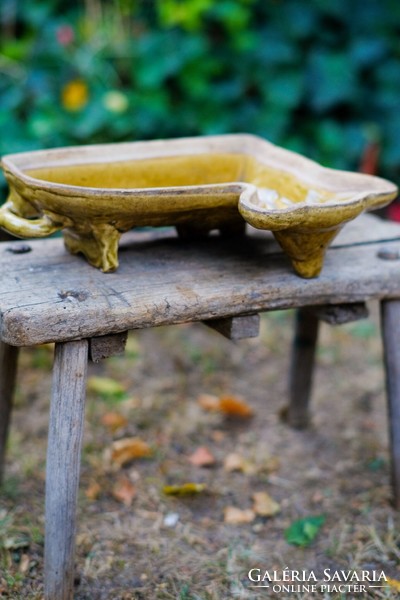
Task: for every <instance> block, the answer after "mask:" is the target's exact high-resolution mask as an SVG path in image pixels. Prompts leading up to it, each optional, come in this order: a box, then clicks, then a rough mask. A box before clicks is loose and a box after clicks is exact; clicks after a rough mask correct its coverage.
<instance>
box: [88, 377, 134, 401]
mask: <svg viewBox="0 0 400 600" xmlns="http://www.w3.org/2000/svg"><path fill="white" fill-rule="evenodd" d="M87 390H88V391H89V392H93V393H95V394H99V395H100V396H103V397H105V398H110V397H121V396H123V395H124V394H125V388H124V387H123V386H122V385H121V384H120V383H119V382H118V381H115V379H111V378H109V377H96V376H93V377H89V379H88V381H87Z"/></svg>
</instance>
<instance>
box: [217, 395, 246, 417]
mask: <svg viewBox="0 0 400 600" xmlns="http://www.w3.org/2000/svg"><path fill="white" fill-rule="evenodd" d="M219 410H220V411H221V412H222V413H224V414H225V415H227V416H229V417H242V418H247V419H248V418H249V417H251V416H252V415H253V409H252V408H251V407H250V406H249V405H248V404H247V403H246V402H245V401H244V400H242V399H241V398H237V397H236V396H221V397H220V399H219Z"/></svg>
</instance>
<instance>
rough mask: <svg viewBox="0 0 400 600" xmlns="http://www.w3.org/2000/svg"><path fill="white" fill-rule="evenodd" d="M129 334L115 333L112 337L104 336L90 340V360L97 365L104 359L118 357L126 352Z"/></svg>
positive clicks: (125, 332) (124, 332)
mask: <svg viewBox="0 0 400 600" xmlns="http://www.w3.org/2000/svg"><path fill="white" fill-rule="evenodd" d="M127 339H128V332H127V331H123V332H122V333H115V334H112V335H102V336H100V337H95V338H91V339H90V340H89V358H90V360H91V361H92V362H94V363H97V362H100V361H101V360H103V359H104V358H109V357H110V356H116V355H120V354H123V353H124V352H125V346H126V340H127Z"/></svg>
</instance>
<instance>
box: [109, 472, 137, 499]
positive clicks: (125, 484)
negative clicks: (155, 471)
mask: <svg viewBox="0 0 400 600" xmlns="http://www.w3.org/2000/svg"><path fill="white" fill-rule="evenodd" d="M111 493H112V495H113V496H114V498H115V499H116V500H118V501H119V502H122V503H123V504H125V506H130V505H131V504H132V500H133V498H134V497H135V496H136V488H135V486H134V485H133V484H132V483H131V482H130V481H129V479H128V478H127V477H121V478H120V479H118V481H117V482H116V484H115V485H114V487H113V489H112V491H111Z"/></svg>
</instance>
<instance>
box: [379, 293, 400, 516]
mask: <svg viewBox="0 0 400 600" xmlns="http://www.w3.org/2000/svg"><path fill="white" fill-rule="evenodd" d="M381 318H382V337H383V348H384V363H385V372H386V390H387V401H388V421H389V434H390V452H391V475H392V489H393V500H394V506H395V508H396V509H398V510H399V509H400V300H392V301H384V302H382V303H381Z"/></svg>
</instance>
